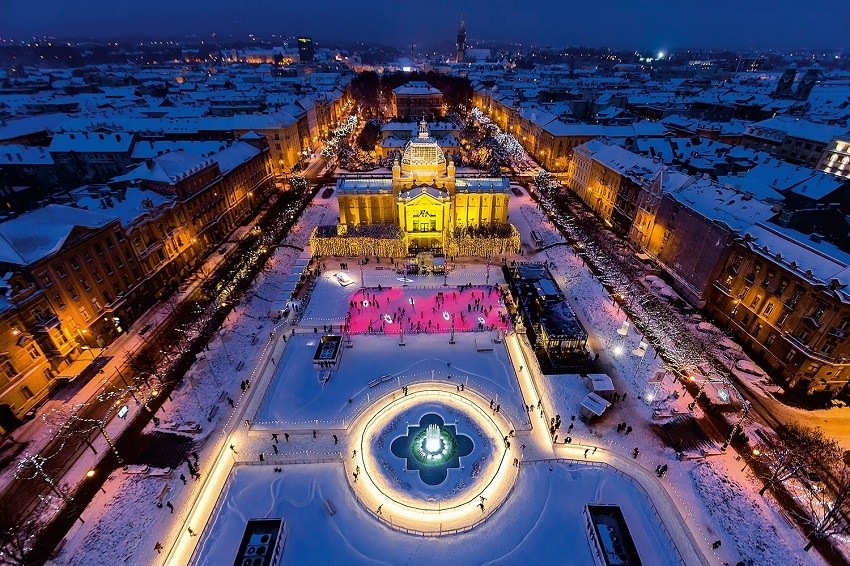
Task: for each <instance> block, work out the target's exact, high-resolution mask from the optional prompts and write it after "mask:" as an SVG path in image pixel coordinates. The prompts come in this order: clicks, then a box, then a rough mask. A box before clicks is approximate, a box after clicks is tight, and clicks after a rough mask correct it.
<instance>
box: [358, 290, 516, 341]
mask: <svg viewBox="0 0 850 566" xmlns="http://www.w3.org/2000/svg"><path fill="white" fill-rule="evenodd" d="M347 317H348V320H349V331H350V332H351V333H352V334H362V333H368V332H375V333H381V332H383V333H384V334H398V333H399V332H400V326H401V325H403V326H404V333H405V334H417V333H418V334H421V333H424V332H449V331H450V329H451V328H452V324H454V329H455V331H456V332H470V331H475V330H495V329H501V330H505V329H506V328H507V325H508V323H509V317H508V316H507V311H506V309H505V306H504V304H503V302H502V294H501V292H500V291H499V289H498V288H496V287H492V286H491V287H486V286H480V287H471V288H470V287H464V288H463V290H458V288H457V287H446V288H445V289H443V290H437V289H409V288H406V287H390V288H382V289H381V290H380V291H379V290H378V289H377V288H374V289H360V290H359V291H357V292H356V293H354V296H353V297H352V298H351V299H350V302H349V309H348V315H347Z"/></svg>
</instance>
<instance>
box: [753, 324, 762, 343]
mask: <svg viewBox="0 0 850 566" xmlns="http://www.w3.org/2000/svg"><path fill="white" fill-rule="evenodd" d="M762 328H763V327H762V325H761V324H756V326H755V328H753V332H752V334H753V337H754V338H755V339H756V340H758V338H759V334H761V329H762Z"/></svg>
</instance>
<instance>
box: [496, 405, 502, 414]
mask: <svg viewBox="0 0 850 566" xmlns="http://www.w3.org/2000/svg"><path fill="white" fill-rule="evenodd" d="M501 408H502V406H501V405H499V404H498V403H496V412H497V413H498V412H499V409H501Z"/></svg>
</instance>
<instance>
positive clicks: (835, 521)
mask: <svg viewBox="0 0 850 566" xmlns="http://www.w3.org/2000/svg"><path fill="white" fill-rule="evenodd" d="M766 438H767V439H768V440H766V441H765V442H764V443H762V444H760V445H759V446H757V447H756V449H755V450H753V454H754V457H755V458H757V460H756V461H755V462H754V464H753V469H754V470H756V473H757V474H758V475H759V476H760V477H761V478H762V480H763V482H764V485H763V486H762V488H761V490H760V491H759V494H760V495H763V494H764V493H765V492H766V491H767V490H769V489H774V490H777V489H780V488H781V489H782V490H784V491H785V492H786V493H789V494H792V496H793V497H794V498H795V499H796V500H797V501H798V503H799V507H798V508H797V509H796V510H794V511H793V512H794V513H795V514H797V516H798V518H799V519H801V521H802V523H803V524H805V525H807V526H808V528H809V532H808V533H806V534H807V536H808V539H809V541H808V543H807V544H806V547H805V549H806V550H809V549H810V548H811V547H812V546H813V545H814V544H815V542H816V541H818V540H820V539H826V538H829V537H832V536H835V535H839V534H846V533H847V532H848V530H850V522H848V517H850V464H848V460H850V453H846V452H844V451H843V450H842V449H841V448H840V447H839V445H838V444H837V443H836V442H835V441H834V440H831V439H829V438H827V437H826V436H825V435H824V433H823V432H822V431H821V430H820V429H813V428H809V427H805V426H800V425H796V424H791V425H788V426H786V427H784V428H783V429H782V430H780V431H777V432H776V434H775V435H773V436H771V437H766Z"/></svg>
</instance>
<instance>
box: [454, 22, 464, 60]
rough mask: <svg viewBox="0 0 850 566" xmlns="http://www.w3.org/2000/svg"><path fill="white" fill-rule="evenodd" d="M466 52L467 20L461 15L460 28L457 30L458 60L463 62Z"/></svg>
mask: <svg viewBox="0 0 850 566" xmlns="http://www.w3.org/2000/svg"><path fill="white" fill-rule="evenodd" d="M465 52H466V22H464V21H463V16H461V17H460V29H459V30H457V59H456V60H457V62H458V63H463V55H464V53H465Z"/></svg>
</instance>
